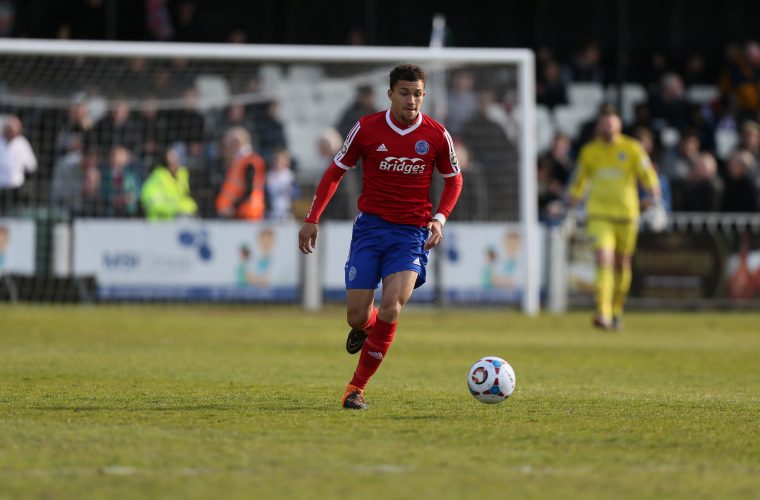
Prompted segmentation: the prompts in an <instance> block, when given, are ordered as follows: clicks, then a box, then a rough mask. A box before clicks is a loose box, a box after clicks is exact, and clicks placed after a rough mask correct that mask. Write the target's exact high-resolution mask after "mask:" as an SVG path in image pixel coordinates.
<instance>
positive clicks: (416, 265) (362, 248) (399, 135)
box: [298, 64, 462, 409]
mask: <svg viewBox="0 0 760 500" xmlns="http://www.w3.org/2000/svg"><path fill="white" fill-rule="evenodd" d="M388 98H389V99H390V101H391V106H390V109H388V110H386V111H381V112H378V113H373V114H370V115H366V116H364V117H362V118H361V119H360V120H359V121H358V122H357V123H356V125H354V127H353V128H352V129H351V131H350V132H349V133H348V135H347V136H346V141H345V143H344V144H343V149H341V150H340V151H339V152H338V154H337V155H336V156H335V159H334V161H333V163H332V164H330V166H329V167H328V168H327V170H326V171H325V173H324V175H323V176H322V180H321V181H320V183H319V185H318V186H317V191H316V194H315V195H314V201H313V202H312V205H311V209H310V210H309V212H308V213H307V214H306V219H305V222H304V224H303V226H302V227H301V230H300V232H299V234H298V245H299V248H300V250H301V251H302V252H303V253H305V254H309V253H311V252H312V251H313V249H314V245H315V244H316V240H317V223H318V222H319V217H320V215H321V214H322V212H323V211H324V208H325V206H326V205H327V203H328V202H329V201H330V198H331V197H332V195H333V194H334V193H335V190H336V189H337V187H338V184H339V183H340V180H341V178H342V177H343V174H345V173H346V172H347V171H349V170H352V169H353V168H354V167H355V165H356V163H357V162H358V160H359V159H361V160H362V170H363V180H364V187H363V190H362V194H361V196H360V197H359V203H358V204H359V214H358V215H357V216H356V219H355V221H354V228H353V234H352V237H351V248H350V252H349V256H348V261H347V262H346V268H345V280H346V302H347V303H346V306H347V319H348V324H349V325H350V326H351V331H350V332H349V334H348V339H347V340H346V350H347V351H348V352H349V353H351V354H354V353H356V352H358V351H359V350H360V349H361V355H360V356H359V363H358V366H357V367H356V371H355V372H354V376H353V378H352V379H351V382H350V383H349V384H348V387H347V388H346V392H345V394H344V395H343V399H342V405H343V407H344V408H351V409H365V408H367V404H366V403H365V401H364V388H365V387H366V385H367V382H368V381H369V379H370V378H371V377H372V375H374V373H375V372H376V371H377V369H378V367H379V366H380V363H381V362H382V361H383V359H385V356H386V354H387V353H388V348H389V347H390V345H391V342H392V340H393V337H394V333H395V331H396V324H397V322H398V318H399V314H400V313H401V309H402V308H403V307H404V304H406V302H407V301H408V300H409V298H410V297H411V295H412V291H413V290H414V289H415V288H417V287H419V286H420V285H422V284H423V283H424V282H425V265H426V264H427V258H428V251H429V250H430V249H431V248H434V247H435V246H436V245H438V244H439V243H440V242H441V238H442V230H443V225H444V224H445V223H446V219H447V218H448V216H449V214H450V213H451V211H452V209H453V208H454V205H455V204H456V201H457V198H459V193H460V192H461V191H462V174H461V173H460V171H459V165H458V163H457V157H456V153H455V151H454V146H453V141H452V140H451V136H450V135H449V133H448V132H447V131H446V129H445V128H444V127H443V125H441V124H440V123H438V122H436V121H435V120H433V119H432V118H430V117H429V116H427V115H424V114H422V112H421V111H420V109H421V108H422V102H423V100H424V98H425V72H424V70H423V69H422V68H421V67H420V66H416V65H412V64H401V65H399V66H396V67H395V68H393V70H392V71H391V73H390V88H389V90H388ZM433 170H438V172H439V174H440V175H441V176H442V177H443V178H444V188H443V192H442V193H441V199H440V201H439V203H438V208H437V210H436V212H435V214H433V213H432V211H431V210H432V203H431V201H430V195H429V192H430V183H431V182H432V179H433ZM380 280H382V282H383V293H382V298H381V300H380V306H379V307H378V308H376V307H375V289H376V288H377V286H378V284H379V283H380Z"/></svg>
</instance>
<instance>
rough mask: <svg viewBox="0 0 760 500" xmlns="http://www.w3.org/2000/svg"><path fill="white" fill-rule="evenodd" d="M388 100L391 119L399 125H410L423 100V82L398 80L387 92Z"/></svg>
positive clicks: (415, 117)
mask: <svg viewBox="0 0 760 500" xmlns="http://www.w3.org/2000/svg"><path fill="white" fill-rule="evenodd" d="M388 98H389V99H390V100H391V113H393V117H394V118H395V119H397V120H398V121H400V122H401V123H407V124H408V123H412V122H414V120H416V119H417V115H418V114H419V112H420V109H421V108H422V101H423V100H424V99H425V82H423V81H422V80H417V81H414V82H410V81H408V80H399V81H398V82H396V85H394V86H393V88H392V89H390V90H388Z"/></svg>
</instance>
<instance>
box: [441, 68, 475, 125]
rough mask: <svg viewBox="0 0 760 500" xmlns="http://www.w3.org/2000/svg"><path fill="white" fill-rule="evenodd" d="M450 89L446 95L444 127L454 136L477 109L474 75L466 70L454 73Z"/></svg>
mask: <svg viewBox="0 0 760 500" xmlns="http://www.w3.org/2000/svg"><path fill="white" fill-rule="evenodd" d="M451 83H452V85H451V89H450V90H449V91H448V94H447V96H446V98H447V102H446V129H447V130H448V131H449V133H450V134H451V135H452V136H454V137H456V136H457V135H459V133H460V132H461V130H462V124H464V123H465V122H466V121H467V120H468V119H469V118H470V117H471V116H472V115H473V114H474V113H475V111H477V109H478V96H477V94H476V93H475V77H474V76H473V74H472V72H470V71H468V70H464V69H463V70H459V71H457V72H456V73H455V74H454V78H453V81H452V82H451Z"/></svg>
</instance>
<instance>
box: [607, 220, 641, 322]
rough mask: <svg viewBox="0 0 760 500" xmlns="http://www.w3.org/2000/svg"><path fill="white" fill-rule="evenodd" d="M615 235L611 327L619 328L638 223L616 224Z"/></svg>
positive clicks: (627, 289)
mask: <svg viewBox="0 0 760 500" xmlns="http://www.w3.org/2000/svg"><path fill="white" fill-rule="evenodd" d="M615 232H616V235H615V264H614V269H615V276H614V286H613V293H612V328H613V329H616V330H619V329H620V328H621V327H622V324H623V323H622V321H623V304H625V299H626V297H628V291H629V290H630V288H631V276H632V275H631V257H632V255H633V253H634V251H635V249H636V237H637V236H638V225H637V224H636V223H635V222H631V223H628V224H618V227H617V228H616V231H615Z"/></svg>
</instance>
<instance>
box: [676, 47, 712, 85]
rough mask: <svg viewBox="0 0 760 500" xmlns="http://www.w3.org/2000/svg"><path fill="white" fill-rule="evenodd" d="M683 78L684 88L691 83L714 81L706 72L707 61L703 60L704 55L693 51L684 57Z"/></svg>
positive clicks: (710, 82) (698, 83)
mask: <svg viewBox="0 0 760 500" xmlns="http://www.w3.org/2000/svg"><path fill="white" fill-rule="evenodd" d="M683 80H684V84H685V85H686V88H689V87H691V86H692V85H712V84H714V83H715V79H714V78H713V77H712V76H711V75H709V74H708V72H707V62H705V56H704V55H702V54H701V53H699V52H694V53H692V54H690V55H689V57H687V58H686V64H684V68H683Z"/></svg>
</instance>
